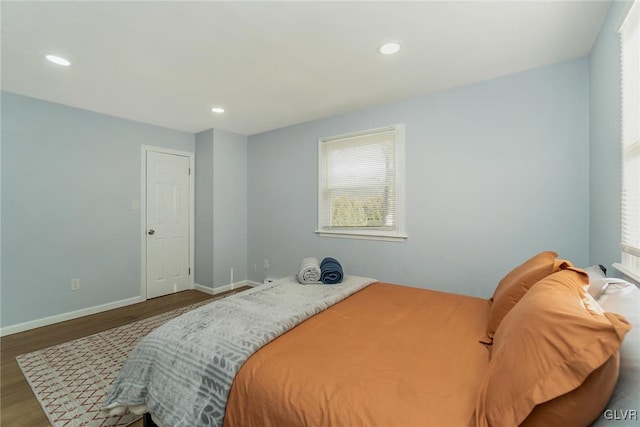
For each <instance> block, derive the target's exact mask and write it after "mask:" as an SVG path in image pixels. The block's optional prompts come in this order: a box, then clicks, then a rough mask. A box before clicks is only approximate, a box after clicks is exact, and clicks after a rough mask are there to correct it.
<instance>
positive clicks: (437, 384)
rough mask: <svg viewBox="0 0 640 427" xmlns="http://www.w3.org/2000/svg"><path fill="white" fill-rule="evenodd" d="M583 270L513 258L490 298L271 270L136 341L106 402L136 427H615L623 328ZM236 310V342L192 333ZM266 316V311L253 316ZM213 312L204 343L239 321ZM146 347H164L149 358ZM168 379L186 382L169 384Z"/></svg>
mask: <svg viewBox="0 0 640 427" xmlns="http://www.w3.org/2000/svg"><path fill="white" fill-rule="evenodd" d="M589 281H590V278H589V276H588V274H587V273H585V272H584V271H583V270H580V269H576V268H574V267H573V265H572V264H571V263H570V262H569V261H566V260H562V259H559V258H558V257H557V254H555V253H554V252H550V251H549V252H543V253H541V254H538V255H536V256H534V257H532V258H531V259H529V260H527V261H526V262H525V263H523V264H522V265H520V266H518V267H516V268H514V270H512V271H511V272H510V273H509V274H507V275H506V276H505V277H504V278H503V279H502V280H501V281H500V283H499V284H498V286H497V287H496V291H495V292H494V295H493V296H492V298H490V299H482V298H476V297H470V296H465V295H457V294H452V293H445V292H438V291H432V290H426V289H418V288H412V287H407V286H401V285H396V284H390V283H380V282H375V281H373V280H371V279H365V278H357V277H353V276H348V277H347V279H346V280H345V281H344V282H343V283H342V284H339V285H332V286H333V287H332V286H327V285H306V286H303V285H300V284H296V283H294V282H293V280H292V279H285V280H282V281H279V282H275V283H274V284H271V285H267V286H266V287H264V289H258V288H256V289H252V290H251V291H248V293H246V294H244V293H243V294H240V295H238V296H235V295H234V296H232V297H229V298H226V299H224V300H220V301H216V302H214V303H212V304H209V305H207V306H205V307H209V308H208V309H207V308H205V307H203V308H202V309H199V310H200V312H199V313H191V314H188V315H187V316H186V317H184V316H183V318H182V319H180V320H179V319H176V320H174V321H172V322H169V323H168V324H167V325H166V327H165V326H163V327H162V328H159V329H158V330H156V331H157V333H155V335H154V336H153V337H151V339H150V340H147V339H146V338H145V340H147V341H146V342H145V340H143V342H141V344H140V345H139V346H138V347H137V348H136V350H137V352H136V351H135V350H134V352H136V353H137V355H134V354H133V353H132V356H130V357H129V359H128V361H127V363H126V364H125V367H123V370H122V372H121V375H120V376H119V377H118V380H116V384H115V385H114V387H113V388H112V389H111V391H110V393H109V395H108V397H107V400H106V401H105V405H104V406H105V411H108V412H110V413H113V414H117V413H119V412H122V411H125V410H132V411H138V412H140V413H142V412H147V413H150V414H151V416H146V418H145V420H146V424H151V422H152V420H153V421H154V422H155V423H157V424H158V425H164V426H166V427H169V426H179V425H185V426H187V425H188V426H195V425H224V426H225V427H237V426H265V427H268V426H279V427H283V426H343V425H344V426H461V427H472V426H477V427H482V426H515V425H524V426H540V425H545V426H554V425H557V426H576V427H578V426H586V425H589V424H590V423H593V422H597V423H600V424H598V425H601V423H604V422H605V421H607V419H606V418H615V417H617V418H618V420H615V421H617V424H616V425H624V424H620V423H619V421H620V420H619V418H621V415H622V412H620V411H621V410H627V412H625V416H627V417H628V418H629V421H633V420H632V419H631V418H632V413H631V412H629V410H633V409H640V408H634V407H633V406H632V405H633V404H632V403H631V402H633V400H626V401H625V400H624V398H623V400H619V399H618V400H617V402H618V403H617V404H618V405H627V406H623V407H617V408H615V409H616V410H617V411H618V412H615V413H613V412H610V413H608V414H609V415H614V416H611V417H608V416H607V415H606V414H607V412H606V410H607V409H608V407H607V404H608V403H609V402H610V401H611V402H616V399H611V397H612V395H614V391H616V392H617V390H616V389H615V387H616V384H617V383H619V382H618V381H617V380H618V373H619V372H624V371H625V369H627V368H625V367H621V360H622V361H623V362H625V363H626V364H627V365H630V366H632V367H633V365H634V364H635V363H636V362H637V359H634V357H635V356H633V355H632V356H629V355H626V356H625V355H624V354H623V356H622V357H621V353H622V350H624V348H622V349H621V344H622V343H623V340H624V338H625V335H626V334H627V332H628V331H629V329H630V325H629V322H628V321H627V320H626V319H625V317H623V316H621V315H618V314H613V313H606V312H604V311H602V310H601V309H600V307H599V305H598V304H597V302H596V300H595V299H594V298H592V297H591V295H590V294H589V292H587V287H588V285H589ZM534 284H535V286H533V285H534ZM259 288H263V287H262V286H261V287H259ZM636 290H637V288H636ZM609 291H611V290H609ZM271 294H274V295H271ZM307 294H309V297H308V298H307ZM301 295H302V296H301ZM279 299H284V300H285V301H284V302H285V304H284V306H285V307H286V309H283V308H282V306H281V305H279V303H280V301H279ZM627 299H628V298H627ZM225 300H226V301H227V302H226V304H227V305H225V304H220V302H224V301H225ZM247 300H251V301H250V303H247ZM265 301H266V302H265ZM318 302H319V304H317V303H318ZM253 303H256V304H257V305H255V304H253ZM245 305H246V306H247V307H248V312H249V314H246V315H241V316H240V317H248V318H250V319H248V323H249V324H251V325H253V326H252V327H251V328H250V329H251V331H249V332H248V333H247V331H244V332H242V333H240V334H238V335H239V338H238V337H236V338H233V340H239V341H237V343H236V344H233V345H232V346H239V347H238V348H240V350H239V351H235V350H234V351H229V349H228V348H226V347H224V346H222V348H218V347H219V345H218V344H212V343H211V342H213V341H214V340H209V339H208V338H202V337H196V331H200V332H202V331H207V330H208V328H209V326H210V325H209V323H211V322H213V323H216V322H221V320H215V319H214V320H207V319H211V318H212V317H213V316H214V315H215V314H214V313H218V314H220V312H222V314H221V317H222V318H223V319H224V318H226V317H233V316H232V314H231V313H232V312H242V311H243V310H245V309H246V308H247V307H244V306H245ZM263 305H264V306H266V309H263V308H264V307H263V308H261V309H257V308H256V307H262V306H263ZM295 307H303V309H302V310H300V309H299V308H295ZM634 308H635V309H637V306H635V307H634ZM265 311H266V313H267V314H266V317H267V318H269V317H273V316H275V317H276V318H279V319H280V320H278V319H275V318H272V319H271V320H268V321H267V320H265V319H262V320H261V316H265V313H264V312H265ZM283 311H288V313H283ZM270 313H271V314H270ZM274 313H275V314H274ZM301 313H302V314H301ZM285 314H286V315H285ZM281 315H282V316H281ZM292 315H293V317H294V318H295V319H294V320H291V316H292ZM253 316H258V317H253ZM279 316H281V317H279ZM282 319H288V320H282ZM223 323H224V322H223ZM226 323H227V324H226V326H224V325H223V326H222V327H219V325H218V326H216V327H215V329H216V330H217V331H218V332H217V333H220V332H219V330H220V329H223V330H224V332H223V333H222V338H220V339H216V340H215V341H216V342H217V341H220V340H221V341H226V340H227V339H230V340H231V338H230V332H229V331H232V330H238V329H240V330H241V329H243V327H242V326H239V324H236V323H234V321H233V320H229V321H227V322H226ZM270 324H275V325H276V327H275V329H274V328H271V326H270ZM245 326H246V325H245ZM209 332H210V330H209ZM209 332H205V335H204V336H205V337H206V336H208V335H207V334H208V333H209ZM634 332H635V331H634ZM150 335H151V334H150ZM248 335H250V337H248ZM247 337H248V338H247ZM632 338H633V340H636V339H637V338H638V337H637V336H635V335H634V336H633V337H632ZM201 340H202V341H201ZM233 340H232V341H233ZM238 343H239V344H238ZM214 347H215V349H214V350H211V349H212V348H214ZM203 348H204V349H203ZM234 348H235V347H234ZM158 351H161V352H163V353H168V354H170V355H171V356H169V358H168V359H167V360H164V361H162V360H161V358H160V357H159V356H158V354H157V352H158ZM212 351H213V353H215V352H217V355H214V356H212ZM198 353H201V354H198ZM238 353H242V356H243V357H239V356H238ZM245 353H246V354H245ZM141 355H142V356H141ZM635 366H636V367H637V364H636V365H635ZM627 370H628V369H627ZM196 371H203V372H204V371H206V374H202V372H196ZM633 371H634V369H631V370H630V372H628V373H629V375H634V372H633ZM636 373H637V372H636ZM225 381H226V383H225ZM181 382H182V383H184V384H185V387H187V388H188V387H190V388H191V390H192V391H176V390H182V389H180V388H175V385H176V383H181ZM223 383H225V384H223ZM620 383H624V382H623V381H621V382H620ZM202 384H206V385H207V386H206V387H205V388H203V387H202ZM631 384H635V383H634V382H633V381H632V382H631ZM185 390H186V389H185ZM203 390H204V391H203ZM635 392H637V390H636V391H632V393H635ZM189 393H194V394H192V395H191V394H189ZM622 394H624V393H622ZM627 397H631V399H633V398H634V397H637V394H635V395H632V396H627ZM199 400H202V402H199ZM603 414H605V415H603Z"/></svg>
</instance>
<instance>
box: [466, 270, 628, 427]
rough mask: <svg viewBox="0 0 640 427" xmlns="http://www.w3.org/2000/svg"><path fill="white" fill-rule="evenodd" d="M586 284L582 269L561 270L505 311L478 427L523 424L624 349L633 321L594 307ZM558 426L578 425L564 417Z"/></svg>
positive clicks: (479, 404) (484, 384)
mask: <svg viewBox="0 0 640 427" xmlns="http://www.w3.org/2000/svg"><path fill="white" fill-rule="evenodd" d="M586 283H588V276H587V274H586V273H585V272H583V271H582V270H579V269H576V268H568V269H565V270H561V271H559V272H557V273H554V274H552V275H550V276H548V277H546V278H545V279H543V280H541V281H539V282H538V283H537V284H536V286H534V287H533V288H531V289H530V290H529V291H528V292H527V293H526V294H525V296H524V297H522V299H521V300H520V302H519V303H518V304H517V305H516V306H515V307H513V309H512V310H511V311H510V312H509V313H508V314H507V315H506V316H505V317H504V319H503V321H502V323H501V324H500V328H499V329H498V331H497V332H496V335H495V338H494V342H493V350H492V355H491V361H490V362H489V367H488V369H487V372H486V374H485V377H484V379H483V380H482V383H481V385H480V390H479V393H478V401H477V404H476V413H475V419H476V427H488V426H492V427H500V426H505V427H507V426H509V427H512V426H516V425H519V424H520V423H522V422H523V421H524V420H525V419H526V418H527V416H529V414H531V412H532V411H533V410H534V408H535V407H536V405H539V404H542V403H544V402H549V401H551V400H552V399H555V398H557V397H559V396H562V395H564V394H566V393H569V392H571V391H572V390H576V389H577V388H578V387H579V386H580V385H581V384H583V383H584V382H585V380H586V379H587V378H588V377H589V376H590V375H591V374H592V373H593V372H594V371H596V370H597V369H598V368H599V367H601V366H603V365H604V364H605V362H607V361H608V360H609V359H610V358H611V357H612V356H614V355H615V354H616V353H617V351H618V348H619V347H620V344H621V342H622V339H623V338H624V336H625V334H626V333H627V331H628V330H629V329H630V326H629V323H628V322H627V321H626V319H625V318H624V317H622V316H619V315H617V314H611V313H598V312H596V311H595V310H591V309H587V307H586V305H585V302H583V299H585V291H584V289H583V285H584V284H586ZM609 388H610V387H609ZM595 391H596V392H598V393H605V392H608V390H607V391H605V390H599V389H595ZM612 391H613V390H612V389H611V392H612ZM599 399H600V400H598V401H599V402H602V400H603V399H602V397H600V398H599ZM596 400H597V399H595V398H593V399H586V398H584V403H583V404H584V405H589V404H591V402H594V401H596ZM607 400H608V397H605V399H604V402H605V404H606V401H607ZM596 409H598V410H600V409H604V406H602V408H596ZM556 412H557V413H561V412H562V411H556ZM572 416H573V414H572ZM556 425H563V426H572V425H574V423H573V421H572V420H571V419H565V420H562V419H560V420H557V422H556Z"/></svg>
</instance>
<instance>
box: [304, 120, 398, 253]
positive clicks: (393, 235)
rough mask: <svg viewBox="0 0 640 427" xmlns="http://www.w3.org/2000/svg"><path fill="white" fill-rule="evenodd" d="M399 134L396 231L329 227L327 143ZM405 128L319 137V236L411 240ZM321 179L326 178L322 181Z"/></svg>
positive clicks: (376, 129) (394, 126)
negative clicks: (326, 208) (326, 211)
mask: <svg viewBox="0 0 640 427" xmlns="http://www.w3.org/2000/svg"><path fill="white" fill-rule="evenodd" d="M391 131H394V132H395V133H396V137H395V150H396V157H395V160H396V167H395V170H396V177H395V178H396V224H395V227H393V228H394V229H393V230H390V231H387V230H384V229H381V228H377V229H376V228H373V227H372V228H370V229H367V227H354V229H345V228H340V227H335V228H332V227H326V226H325V224H324V223H325V221H324V219H323V215H322V213H323V208H324V203H325V200H324V188H325V187H326V179H327V177H326V176H324V174H323V173H322V172H321V171H322V170H323V168H324V166H323V160H324V156H323V147H324V144H326V143H330V142H333V141H336V140H347V139H351V138H358V137H361V136H364V135H373V134H377V133H382V132H391ZM405 155H406V154H405V125H404V123H398V124H395V125H388V126H383V127H379V128H374V129H367V130H361V131H357V132H351V133H345V134H341V135H335V136H329V137H323V138H318V187H317V190H318V194H317V199H318V213H317V215H318V227H317V229H316V231H315V233H316V234H317V235H318V236H320V237H334V238H343V239H362V240H380V241H386V242H404V241H405V240H407V238H408V236H407V232H406V204H405V184H406V183H405V175H406V171H405ZM321 178H324V180H323V179H321Z"/></svg>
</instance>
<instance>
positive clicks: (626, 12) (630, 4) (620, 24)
mask: <svg viewBox="0 0 640 427" xmlns="http://www.w3.org/2000/svg"><path fill="white" fill-rule="evenodd" d="M637 2H638V0H634V1H630V2H627V4H626V5H625V6H624V10H623V11H622V13H621V14H620V18H618V25H617V28H618V33H621V32H622V27H624V24H625V22H626V21H627V18H629V16H630V13H629V12H630V11H631V8H632V7H633V6H634V5H635V4H636V3H637Z"/></svg>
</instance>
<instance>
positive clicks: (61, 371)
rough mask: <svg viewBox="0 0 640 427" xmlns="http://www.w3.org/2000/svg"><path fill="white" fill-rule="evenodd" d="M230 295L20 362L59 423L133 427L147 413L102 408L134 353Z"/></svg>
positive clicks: (22, 358)
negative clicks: (170, 325)
mask: <svg viewBox="0 0 640 427" xmlns="http://www.w3.org/2000/svg"><path fill="white" fill-rule="evenodd" d="M228 295H229V294H227V295H225V296H220V297H217V298H213V299H209V300H206V301H202V302H199V303H196V304H192V305H189V306H186V307H182V308H179V309H176V310H173V311H170V312H167V313H163V314H159V315H157V316H154V317H149V318H147V319H142V320H139V321H137V322H133V323H130V324H127V325H124V326H120V327H117V328H114V329H109V330H107V331H104V332H99V333H97V334H94V335H90V336H88V337H84V338H79V339H77V340H74V341H69V342H66V343H63V344H59V345H56V346H53V347H49V348H45V349H43V350H38V351H34V352H33V353H27V354H23V355H20V356H18V357H16V361H17V362H18V366H20V369H22V373H23V374H24V376H25V378H26V379H27V382H28V383H29V385H30V386H31V390H33V393H34V394H35V396H36V398H37V399H38V402H39V403H40V406H42V409H43V410H44V412H45V414H46V415H47V418H49V421H50V422H51V424H52V425H53V426H54V427H63V426H64V427H75V426H91V427H97V426H127V425H129V424H131V423H133V422H134V421H136V420H138V419H140V418H141V417H140V416H139V415H134V414H126V415H122V416H118V417H107V416H106V415H105V414H103V413H102V412H101V411H100V406H101V404H102V401H103V400H104V398H105V396H106V394H107V392H108V391H109V388H110V386H111V384H112V383H113V381H115V379H116V377H117V376H118V372H120V369H121V368H122V365H123V363H124V361H125V359H126V358H127V355H128V354H129V352H130V351H131V350H132V349H133V347H135V345H136V344H137V343H138V341H139V340H140V339H141V338H142V337H144V336H145V335H147V334H148V333H149V332H151V331H152V330H154V329H155V328H157V327H158V326H160V325H162V324H163V323H165V322H166V321H168V320H170V319H173V318H174V317H177V316H179V315H181V314H183V313H186V312H187V311H190V310H193V309H194V308H197V307H199V306H201V305H204V304H207V303H209V302H211V301H214V300H216V299H220V298H224V297H226V296H228Z"/></svg>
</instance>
